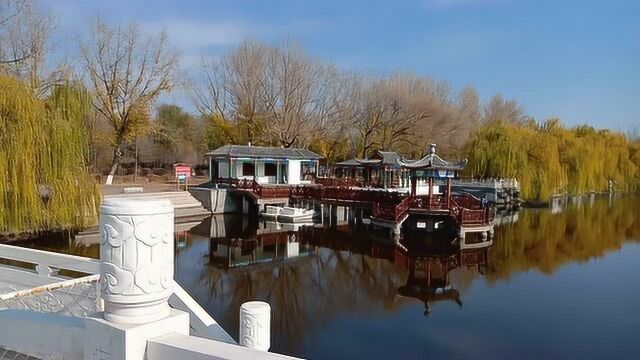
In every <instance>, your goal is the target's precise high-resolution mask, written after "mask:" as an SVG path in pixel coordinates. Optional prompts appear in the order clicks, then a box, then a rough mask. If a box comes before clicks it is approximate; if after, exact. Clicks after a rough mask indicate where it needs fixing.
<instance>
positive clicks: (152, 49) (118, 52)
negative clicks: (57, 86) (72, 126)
mask: <svg viewBox="0 0 640 360" xmlns="http://www.w3.org/2000/svg"><path fill="white" fill-rule="evenodd" d="M80 53H81V59H82V62H83V63H84V68H85V71H86V73H87V75H88V79H89V85H90V87H91V90H92V92H93V94H94V101H93V105H94V107H95V109H96V110H97V111H98V112H99V113H100V114H101V115H102V116H103V117H104V118H105V119H106V121H107V122H108V123H109V125H110V126H111V129H112V130H113V132H112V134H111V135H112V137H111V139H110V140H111V144H112V146H113V160H112V163H111V170H110V171H109V176H108V177H107V184H110V183H111V181H112V179H113V175H114V174H115V172H116V170H117V168H118V165H119V164H120V159H121V158H122V155H123V153H124V149H125V147H126V145H127V143H129V142H130V141H131V140H133V139H135V138H137V137H138V136H140V135H142V133H143V132H144V129H145V128H148V126H149V120H150V111H151V107H152V106H153V104H154V102H155V101H156V99H157V98H158V96H160V95H161V94H162V93H165V92H168V91H170V90H171V89H172V88H173V87H174V85H175V81H176V80H177V71H178V61H179V54H178V53H177V52H176V51H174V50H172V49H171V48H170V47H169V44H168V40H167V35H166V33H164V32H162V33H160V34H159V35H158V36H156V37H144V36H143V35H142V34H141V33H140V30H139V28H138V26H137V25H135V24H130V25H129V26H127V27H121V26H118V27H115V28H110V27H109V26H108V25H106V24H105V23H103V22H101V21H100V20H98V21H96V23H95V24H94V26H93V28H92V31H91V34H90V38H89V39H88V40H86V41H83V42H82V43H81V44H80Z"/></svg>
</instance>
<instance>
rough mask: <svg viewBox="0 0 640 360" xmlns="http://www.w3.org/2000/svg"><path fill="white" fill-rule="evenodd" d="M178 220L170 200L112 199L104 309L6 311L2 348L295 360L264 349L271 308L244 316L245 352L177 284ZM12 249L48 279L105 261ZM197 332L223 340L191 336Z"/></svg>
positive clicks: (104, 224) (104, 215)
mask: <svg viewBox="0 0 640 360" xmlns="http://www.w3.org/2000/svg"><path fill="white" fill-rule="evenodd" d="M173 221H174V219H173V206H172V205H171V204H170V203H169V202H168V201H164V200H137V201H133V200H126V199H113V200H110V201H105V203H104V204H103V206H102V207H101V216H100V234H101V250H100V254H101V260H100V262H99V269H100V283H101V287H100V289H101V291H100V292H101V296H102V299H103V301H104V312H101V313H97V314H95V315H91V316H87V317H86V318H81V317H73V316H62V315H59V314H50V313H41V312H34V311H17V310H1V311H0V346H4V347H6V348H12V349H23V352H24V353H27V354H31V355H37V356H40V357H44V358H48V357H47V356H42V355H43V354H44V355H47V354H49V355H51V354H57V355H60V356H61V357H62V358H65V359H124V360H142V359H149V360H154V359H177V358H179V359H187V360H188V359H219V358H225V359H246V358H256V359H263V358H266V359H271V358H273V359H275V358H288V357H285V356H282V355H279V354H274V353H268V352H266V351H264V350H267V349H268V348H269V337H270V335H269V332H270V329H269V327H270V325H269V318H270V308H269V307H268V305H266V304H264V303H257V304H256V303H253V304H249V306H248V307H247V308H248V309H249V311H248V312H247V314H246V315H248V316H244V317H242V318H241V326H242V329H241V334H242V336H241V340H242V341H241V342H242V343H243V344H246V345H247V346H248V347H242V346H239V345H235V344H230V343H229V342H232V341H233V340H232V339H231V338H230V337H228V335H226V333H225V332H224V330H222V329H221V328H220V327H219V326H218V325H217V323H215V320H213V319H212V318H211V317H210V316H209V315H208V314H206V312H205V311H204V310H203V309H202V308H201V307H199V306H198V305H197V303H195V301H194V300H193V299H192V298H191V297H190V296H189V295H188V294H187V293H186V292H185V291H184V290H183V289H182V288H180V287H179V286H178V285H177V284H176V283H175V282H174V280H173V259H174V253H173V252H174V244H173V241H174V239H173ZM4 250H5V251H4V253H3V254H4V256H5V257H7V258H9V259H12V260H18V261H25V260H27V261H28V262H31V263H35V264H38V265H39V266H40V268H41V270H40V271H38V273H42V275H43V276H50V275H51V274H54V273H55V269H62V268H64V269H70V270H74V271H80V272H87V273H92V272H94V271H95V269H96V268H95V267H96V265H97V264H98V262H97V261H95V260H88V261H87V259H85V258H80V257H72V256H68V255H60V256H58V255H59V254H58V255H52V254H51V253H48V252H38V251H37V250H25V251H23V250H24V249H18V250H17V251H16V252H11V253H8V252H7V251H8V250H9V249H8V248H4ZM11 250H15V248H12V249H11ZM43 269H45V270H43ZM46 269H49V270H46ZM93 276H95V275H93ZM170 305H171V306H170ZM265 305H266V306H265ZM179 309H188V310H190V311H189V312H183V311H181V310H179ZM194 309H195V311H194ZM190 328H192V329H196V330H200V332H205V333H206V334H207V335H209V336H207V337H211V338H215V339H216V340H211V339H208V338H205V337H196V336H190V335H189V333H190ZM221 333H224V334H225V335H226V336H227V337H226V338H225V337H224V336H221ZM34 334H38V335H37V336H35V335H34ZM257 349H261V350H257Z"/></svg>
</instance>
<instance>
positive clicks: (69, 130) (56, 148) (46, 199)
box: [0, 76, 100, 233]
mask: <svg viewBox="0 0 640 360" xmlns="http://www.w3.org/2000/svg"><path fill="white" fill-rule="evenodd" d="M90 109H91V99H90V97H89V94H88V93H87V92H86V90H84V89H83V88H82V87H80V86H75V85H73V84H65V85H59V86H56V87H54V88H53V89H52V91H51V95H50V96H49V97H48V98H47V99H44V100H43V99H39V98H36V97H35V96H33V92H32V91H31V90H30V88H29V86H28V85H27V84H26V83H24V82H22V81H20V80H17V79H15V78H11V77H7V76H0V209H1V211H0V233H18V232H25V231H38V230H45V229H57V228H84V227H87V226H90V225H92V224H94V223H95V221H96V218H97V208H98V205H99V201H100V199H99V192H98V189H97V187H96V185H95V183H94V182H93V181H92V180H91V178H90V176H89V174H88V173H87V170H86V159H85V156H86V153H87V141H86V131H85V128H84V120H85V116H87V114H88V111H89V110H90Z"/></svg>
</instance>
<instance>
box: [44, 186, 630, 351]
mask: <svg viewBox="0 0 640 360" xmlns="http://www.w3.org/2000/svg"><path fill="white" fill-rule="evenodd" d="M639 209H640V197H622V198H618V199H614V200H610V199H609V198H596V199H588V198H583V201H582V204H573V205H571V204H570V205H568V206H566V207H560V208H554V209H553V211H552V210H550V209H543V210H540V209H536V210H533V209H531V210H530V209H526V210H521V211H520V212H518V213H516V214H511V215H509V216H506V217H503V218H502V219H501V221H502V224H501V225H499V226H497V227H496V229H495V235H494V238H493V243H492V245H491V246H490V247H487V248H480V249H474V250H462V251H461V250H460V249H459V248H458V246H457V245H456V244H451V241H452V239H451V238H448V237H447V236H442V235H440V236H430V235H427V234H424V233H419V232H417V233H410V234H405V235H404V236H403V238H402V239H400V244H398V245H396V244H394V243H393V240H392V239H390V238H388V237H385V236H380V235H376V234H370V233H369V232H368V231H367V226H366V225H356V224H349V222H346V221H336V220H337V219H335V220H333V221H332V222H331V225H329V224H325V225H316V226H313V227H306V228H301V229H293V228H287V227H286V226H284V228H282V226H279V227H280V228H278V229H276V227H278V226H276V225H274V224H265V223H261V222H260V221H258V220H256V219H249V218H246V217H242V216H238V215H235V216H214V217H212V218H210V219H206V220H205V221H204V222H203V223H201V224H199V225H197V226H194V227H193V228H191V229H189V230H186V231H178V232H177V233H176V242H177V256H176V279H177V281H178V282H179V283H180V284H181V285H182V286H183V287H184V288H185V289H186V290H187V291H188V292H189V293H190V294H191V295H192V296H193V297H194V298H195V299H196V300H197V301H198V302H199V303H200V304H201V305H202V306H203V307H205V308H206V309H207V310H208V311H209V312H210V313H211V314H212V315H213V317H214V318H216V319H217V321H218V322H219V323H220V324H221V325H222V326H223V327H224V328H225V329H227V331H229V332H230V333H231V335H232V336H233V337H234V338H236V339H237V336H238V310H239V307H240V305H241V304H242V303H243V302H245V301H249V300H263V301H266V302H268V303H269V304H271V307H272V348H271V350H272V351H276V352H281V353H285V354H290V355H295V356H301V357H306V358H311V359H355V358H366V359H405V358H406V359H409V358H416V359H513V358H518V359H542V358H544V359H570V358H580V359H637V358H638V357H639V356H640V312H639V311H638V307H637V306H638V305H639V304H640V280H639V275H640V212H639ZM36 246H38V247H41V248H56V249H58V250H63V251H66V252H71V253H76V254H81V255H90V256H97V251H98V249H97V247H96V246H92V247H84V246H80V245H77V244H73V243H72V244H67V243H58V242H52V243H47V244H43V243H40V244H36Z"/></svg>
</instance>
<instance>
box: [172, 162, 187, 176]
mask: <svg viewBox="0 0 640 360" xmlns="http://www.w3.org/2000/svg"><path fill="white" fill-rule="evenodd" d="M173 172H174V173H175V175H176V177H177V178H182V179H184V178H189V177H191V166H189V165H185V164H179V165H178V164H176V165H173Z"/></svg>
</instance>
